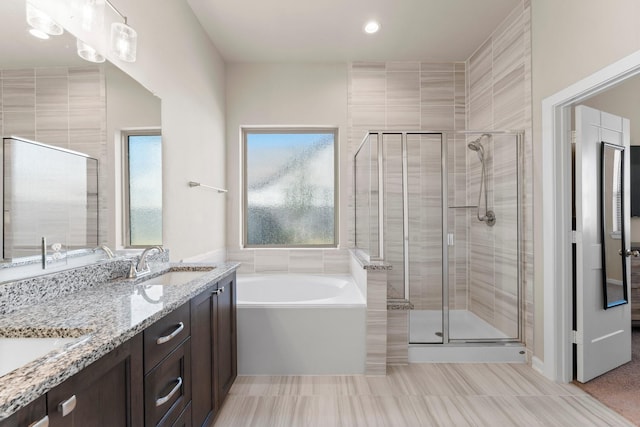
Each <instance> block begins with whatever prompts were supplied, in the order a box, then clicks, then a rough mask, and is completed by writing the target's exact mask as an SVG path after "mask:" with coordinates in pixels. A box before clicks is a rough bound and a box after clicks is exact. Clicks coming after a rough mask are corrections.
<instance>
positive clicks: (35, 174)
mask: <svg viewBox="0 0 640 427" xmlns="http://www.w3.org/2000/svg"><path fill="white" fill-rule="evenodd" d="M2 152H3V153H2V154H3V156H2V157H3V162H2V169H3V174H2V175H3V183H4V185H3V193H4V197H3V205H4V209H3V211H4V227H3V229H4V232H3V246H2V249H3V256H4V259H5V260H14V259H19V258H24V257H32V256H38V255H40V256H41V257H42V255H43V254H44V255H45V256H47V258H49V262H50V263H51V262H64V261H65V260H66V258H67V252H68V251H70V250H78V249H86V248H95V247H97V245H98V160H97V159H93V158H91V157H89V156H87V155H85V154H83V153H78V152H74V151H70V150H65V149H62V148H58V147H54V146H51V145H46V144H41V143H37V142H33V141H29V140H22V139H19V138H17V137H11V138H4V141H3V144H2Z"/></svg>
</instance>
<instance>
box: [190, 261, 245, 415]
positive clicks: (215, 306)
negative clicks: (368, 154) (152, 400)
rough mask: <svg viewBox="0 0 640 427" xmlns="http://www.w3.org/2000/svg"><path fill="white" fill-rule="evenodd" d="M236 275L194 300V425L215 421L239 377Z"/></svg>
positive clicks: (192, 310) (192, 321) (192, 332)
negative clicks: (237, 376)
mask: <svg viewBox="0 0 640 427" xmlns="http://www.w3.org/2000/svg"><path fill="white" fill-rule="evenodd" d="M235 301H236V290H235V273H233V274H231V275H229V276H227V277H225V278H223V279H222V280H221V281H220V282H218V283H216V284H214V285H212V286H211V287H210V288H209V289H207V290H206V291H205V292H203V293H201V294H200V295H198V296H196V297H195V298H193V299H192V300H191V336H192V342H193V352H192V355H193V357H192V372H193V378H192V388H193V401H192V407H191V413H192V414H191V415H192V419H193V425H194V426H209V425H211V424H212V422H213V420H214V419H215V417H216V415H217V413H218V410H219V408H220V406H221V405H222V402H223V401H224V399H225V397H226V396H227V394H228V392H229V389H230V388H231V385H232V384H233V381H234V380H235V378H236V375H237V364H236V359H237V358H236V351H237V350H236V349H237V345H236V317H235V314H236V312H235V305H236V304H235Z"/></svg>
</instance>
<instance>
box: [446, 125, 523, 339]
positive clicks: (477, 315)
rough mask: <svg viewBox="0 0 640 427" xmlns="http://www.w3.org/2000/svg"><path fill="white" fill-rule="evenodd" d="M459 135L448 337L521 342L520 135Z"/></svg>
mask: <svg viewBox="0 0 640 427" xmlns="http://www.w3.org/2000/svg"><path fill="white" fill-rule="evenodd" d="M456 138H457V139H454V140H452V141H450V145H449V148H448V149H449V155H450V157H451V156H453V158H454V160H453V161H450V162H449V165H450V167H451V166H453V168H454V169H453V171H451V172H449V177H452V175H453V176H454V179H451V178H450V179H449V191H448V193H449V195H450V196H449V209H448V211H449V212H448V222H449V224H448V235H449V239H448V240H449V248H448V255H449V277H448V282H449V319H448V320H449V336H450V339H451V340H453V341H465V342H473V341H496V342H498V341H513V340H517V339H519V337H520V333H519V331H520V321H519V319H520V307H519V303H518V301H519V300H520V298H519V297H520V295H519V292H520V290H519V289H520V286H519V283H520V280H519V277H518V274H519V269H518V265H519V247H518V245H519V241H520V239H519V233H520V230H519V211H518V210H519V205H520V204H519V200H518V197H519V192H518V186H519V184H520V181H519V170H518V168H519V164H520V163H519V161H518V156H519V150H518V148H519V144H518V135H516V134H492V135H488V134H468V135H463V136H462V140H460V138H461V137H460V136H458V137H456ZM483 168H484V171H483ZM493 216H494V217H495V222H494V220H493V219H492V217H493Z"/></svg>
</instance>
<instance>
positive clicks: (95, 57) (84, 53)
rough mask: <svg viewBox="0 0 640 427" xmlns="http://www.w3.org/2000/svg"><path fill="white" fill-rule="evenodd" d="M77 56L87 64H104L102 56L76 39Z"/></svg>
mask: <svg viewBox="0 0 640 427" xmlns="http://www.w3.org/2000/svg"><path fill="white" fill-rule="evenodd" d="M77 48H78V56H79V57H80V58H82V59H84V60H85V61H89V62H96V63H100V62H104V56H102V55H100V54H99V53H98V51H97V50H95V49H94V48H92V47H91V46H89V45H88V44H86V43H85V42H83V41H82V40H80V39H78V42H77Z"/></svg>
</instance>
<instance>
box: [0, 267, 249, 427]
mask: <svg viewBox="0 0 640 427" xmlns="http://www.w3.org/2000/svg"><path fill="white" fill-rule="evenodd" d="M236 343H237V339H236V275H235V273H231V274H230V275H228V276H225V277H223V278H222V279H220V281H218V282H216V283H212V284H211V286H210V287H208V288H207V290H205V291H204V292H202V293H200V294H199V295H197V296H196V297H194V298H192V299H191V301H189V302H187V303H185V304H183V305H182V306H180V307H179V308H177V309H175V310H174V311H172V312H170V313H169V314H167V315H166V316H164V317H163V318H161V319H160V320H158V321H157V322H155V323H154V324H152V325H151V326H149V327H147V328H146V329H145V330H144V331H143V332H141V333H140V334H138V335H136V336H135V337H133V338H132V339H130V340H129V341H127V342H125V343H123V344H121V345H120V346H119V347H117V348H116V349H114V350H113V351H111V352H110V353H108V354H107V355H106V356H103V357H102V358H100V359H99V360H97V361H95V362H93V363H92V364H91V365H89V366H87V367H86V368H84V369H83V370H82V371H80V372H79V373H77V374H75V375H74V376H72V377H71V378H69V379H67V380H66V381H64V382H63V383H62V384H60V385H58V386H56V387H55V388H53V389H52V390H50V391H49V392H48V393H47V394H46V395H44V396H41V397H40V398H38V399H36V400H35V401H33V402H32V403H30V404H29V405H27V406H26V407H24V408H22V409H21V410H19V411H18V412H16V413H15V414H13V415H11V416H10V417H8V418H7V419H5V420H2V421H0V427H23V426H33V427H41V426H45V425H49V426H51V427H57V426H64V427H93V426H95V427H115V426H117V427H142V426H145V427H149V426H163V427H164V426H167V427H168V426H171V427H190V426H211V425H212V424H213V421H214V419H215V417H216V416H217V414H218V411H219V409H220V407H221V405H222V403H223V402H224V400H225V398H226V396H227V394H228V393H229V390H230V388H231V386H232V385H233V382H234V381H235V378H236V376H237V362H236V361H237V344H236ZM38 422H40V423H39V424H38ZM47 422H48V424H47Z"/></svg>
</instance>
